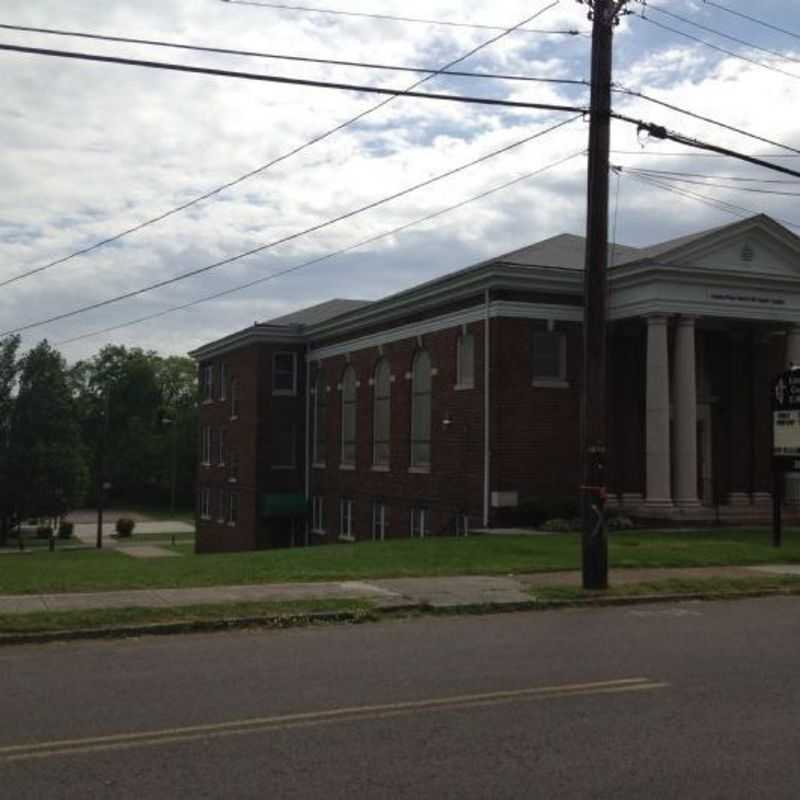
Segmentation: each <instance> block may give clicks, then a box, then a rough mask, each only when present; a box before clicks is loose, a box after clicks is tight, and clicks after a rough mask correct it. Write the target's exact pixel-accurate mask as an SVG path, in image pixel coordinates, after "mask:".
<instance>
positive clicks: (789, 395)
mask: <svg viewBox="0 0 800 800" xmlns="http://www.w3.org/2000/svg"><path fill="white" fill-rule="evenodd" d="M787 472H800V368H798V367H792V369H790V370H787V371H786V372H783V373H781V374H780V375H778V377H777V378H776V379H775V380H774V381H773V384H772V477H773V486H772V544H773V545H774V546H775V547H780V546H781V542H782V539H783V520H782V517H781V506H782V505H783V484H784V481H785V478H786V473H787Z"/></svg>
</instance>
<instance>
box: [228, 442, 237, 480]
mask: <svg viewBox="0 0 800 800" xmlns="http://www.w3.org/2000/svg"><path fill="white" fill-rule="evenodd" d="M238 480H239V451H238V450H237V449H236V448H235V447H231V448H230V449H229V450H228V481H230V483H236V481H238Z"/></svg>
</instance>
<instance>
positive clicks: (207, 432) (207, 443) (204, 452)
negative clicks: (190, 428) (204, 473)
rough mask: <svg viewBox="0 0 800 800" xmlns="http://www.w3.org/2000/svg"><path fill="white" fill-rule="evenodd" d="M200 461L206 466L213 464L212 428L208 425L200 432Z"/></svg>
mask: <svg viewBox="0 0 800 800" xmlns="http://www.w3.org/2000/svg"><path fill="white" fill-rule="evenodd" d="M200 461H201V463H202V464H203V465H204V466H206V467H207V466H209V465H210V464H211V428H209V427H208V426H207V425H206V426H204V427H203V428H202V429H201V432H200Z"/></svg>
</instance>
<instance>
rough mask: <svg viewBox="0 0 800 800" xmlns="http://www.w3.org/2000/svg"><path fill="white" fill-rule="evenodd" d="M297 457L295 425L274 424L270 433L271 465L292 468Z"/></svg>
mask: <svg viewBox="0 0 800 800" xmlns="http://www.w3.org/2000/svg"><path fill="white" fill-rule="evenodd" d="M296 458H297V426H296V425H286V424H283V425H276V426H275V428H274V430H273V434H272V466H273V467H277V468H280V469H288V468H290V467H291V468H293V467H294V466H295V464H296Z"/></svg>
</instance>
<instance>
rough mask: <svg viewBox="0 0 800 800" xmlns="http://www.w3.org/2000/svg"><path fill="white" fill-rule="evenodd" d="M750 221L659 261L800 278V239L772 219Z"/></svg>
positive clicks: (674, 264)
mask: <svg viewBox="0 0 800 800" xmlns="http://www.w3.org/2000/svg"><path fill="white" fill-rule="evenodd" d="M747 222H749V223H750V224H741V225H735V226H731V227H729V228H725V229H722V230H720V231H717V232H714V233H710V234H709V235H708V236H702V237H699V238H697V239H695V240H694V241H692V242H689V243H686V244H684V245H679V246H678V247H676V248H674V249H672V250H669V251H667V252H664V253H662V254H661V255H660V256H659V257H658V258H657V259H655V260H656V261H657V262H658V263H659V264H664V265H669V266H675V267H686V268H693V269H697V270H699V271H704V272H705V271H707V272H711V273H713V272H726V273H730V272H736V273H741V274H743V275H752V276H764V277H774V278H797V279H800V239H798V237H796V236H795V235H794V234H793V233H791V232H790V231H788V230H787V229H786V228H783V227H782V226H780V225H778V224H777V223H775V222H773V221H772V220H768V219H765V218H760V217H759V218H756V219H753V220H747Z"/></svg>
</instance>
